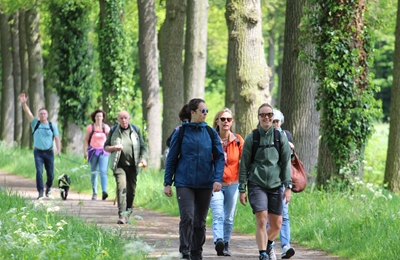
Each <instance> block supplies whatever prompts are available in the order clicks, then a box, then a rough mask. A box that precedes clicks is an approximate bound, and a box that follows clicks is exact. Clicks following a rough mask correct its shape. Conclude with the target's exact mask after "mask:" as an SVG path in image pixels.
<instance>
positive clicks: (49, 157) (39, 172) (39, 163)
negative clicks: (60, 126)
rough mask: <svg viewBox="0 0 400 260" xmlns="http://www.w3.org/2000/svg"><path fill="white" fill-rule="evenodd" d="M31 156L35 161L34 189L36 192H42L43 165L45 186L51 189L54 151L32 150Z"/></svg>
mask: <svg viewBox="0 0 400 260" xmlns="http://www.w3.org/2000/svg"><path fill="white" fill-rule="evenodd" d="M33 156H34V159H35V166H36V189H37V190H38V192H43V189H44V185H43V164H44V168H45V169H46V175H47V180H46V186H47V187H49V188H50V187H51V186H52V185H53V179H54V151H53V150H52V149H51V150H48V151H39V150H37V149H34V150H33Z"/></svg>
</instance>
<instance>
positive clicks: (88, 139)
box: [83, 109, 110, 200]
mask: <svg viewBox="0 0 400 260" xmlns="http://www.w3.org/2000/svg"><path fill="white" fill-rule="evenodd" d="M90 117H91V118H92V121H93V124H91V125H88V126H87V127H86V135H85V141H84V143H83V153H84V157H85V158H87V160H88V162H89V163H90V170H91V172H92V174H91V180H92V189H93V196H92V200H96V199H97V174H98V173H99V172H100V178H101V187H102V190H103V195H102V199H103V200H105V199H106V198H107V197H108V194H107V165H108V156H109V153H108V152H106V151H105V150H104V143H105V141H106V139H107V135H108V133H109V132H110V127H109V126H108V125H107V124H105V123H103V121H104V119H105V117H106V114H105V113H104V111H103V110H100V109H97V110H95V111H94V112H93V113H92V114H91V115H90Z"/></svg>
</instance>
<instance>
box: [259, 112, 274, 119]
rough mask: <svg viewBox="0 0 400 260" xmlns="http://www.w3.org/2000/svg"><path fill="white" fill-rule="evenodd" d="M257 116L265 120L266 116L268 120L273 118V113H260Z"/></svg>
mask: <svg viewBox="0 0 400 260" xmlns="http://www.w3.org/2000/svg"><path fill="white" fill-rule="evenodd" d="M258 115H259V116H261V118H266V117H267V116H268V117H269V118H272V117H274V113H260V114H258Z"/></svg>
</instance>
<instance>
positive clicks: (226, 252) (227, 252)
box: [224, 242, 232, 256]
mask: <svg viewBox="0 0 400 260" xmlns="http://www.w3.org/2000/svg"><path fill="white" fill-rule="evenodd" d="M224 256H232V253H231V252H229V243H228V242H225V248H224Z"/></svg>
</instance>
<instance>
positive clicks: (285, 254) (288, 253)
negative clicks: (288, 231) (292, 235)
mask: <svg viewBox="0 0 400 260" xmlns="http://www.w3.org/2000/svg"><path fill="white" fill-rule="evenodd" d="M294 253H295V250H294V248H293V247H291V246H290V245H289V244H288V245H285V246H284V247H282V259H289V258H291V257H292V256H294Z"/></svg>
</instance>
